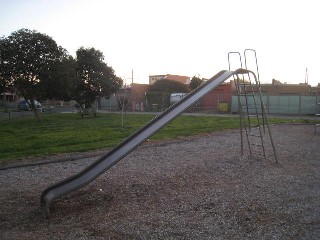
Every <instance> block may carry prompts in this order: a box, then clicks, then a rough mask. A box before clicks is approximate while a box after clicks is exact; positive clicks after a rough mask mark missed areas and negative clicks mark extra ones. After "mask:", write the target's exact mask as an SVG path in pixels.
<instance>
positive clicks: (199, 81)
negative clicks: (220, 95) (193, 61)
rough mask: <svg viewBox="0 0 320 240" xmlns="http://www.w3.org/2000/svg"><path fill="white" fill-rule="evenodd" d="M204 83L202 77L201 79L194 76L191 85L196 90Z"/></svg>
mask: <svg viewBox="0 0 320 240" xmlns="http://www.w3.org/2000/svg"><path fill="white" fill-rule="evenodd" d="M202 83H203V80H202V79H200V78H199V77H196V76H193V77H192V79H191V81H190V85H189V86H190V88H191V89H192V90H194V89H196V88H197V87H199V86H200V85H201V84H202Z"/></svg>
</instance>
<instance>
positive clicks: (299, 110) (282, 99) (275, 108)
mask: <svg viewBox="0 0 320 240" xmlns="http://www.w3.org/2000/svg"><path fill="white" fill-rule="evenodd" d="M262 99H263V102H264V105H265V109H266V112H267V113H270V114H298V115H299V114H301V115H309V114H315V113H316V96H296V95H295V96H267V95H264V96H263V97H262ZM255 100H256V104H257V107H258V111H259V112H261V102H260V98H259V97H256V98H255ZM247 101H248V105H249V106H250V105H254V99H253V97H251V98H250V97H247ZM250 111H251V112H252V113H253V112H254V111H255V109H253V108H251V109H250ZM231 112H232V113H237V112H238V96H232V102H231Z"/></svg>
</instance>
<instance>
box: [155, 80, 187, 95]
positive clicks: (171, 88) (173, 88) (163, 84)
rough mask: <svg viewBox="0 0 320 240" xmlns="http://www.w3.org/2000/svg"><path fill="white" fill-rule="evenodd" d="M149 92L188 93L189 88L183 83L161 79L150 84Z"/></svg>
mask: <svg viewBox="0 0 320 240" xmlns="http://www.w3.org/2000/svg"><path fill="white" fill-rule="evenodd" d="M149 92H166V93H188V92H190V89H189V88H188V86H186V85H185V84H183V83H180V82H177V81H172V80H166V79H163V80H159V81H156V82H155V83H154V84H152V85H151V86H150V88H149Z"/></svg>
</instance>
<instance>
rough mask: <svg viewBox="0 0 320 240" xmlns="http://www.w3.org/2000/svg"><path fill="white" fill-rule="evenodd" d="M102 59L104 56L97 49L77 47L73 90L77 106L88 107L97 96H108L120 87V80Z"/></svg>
mask: <svg viewBox="0 0 320 240" xmlns="http://www.w3.org/2000/svg"><path fill="white" fill-rule="evenodd" d="M103 60H104V56H103V54H102V52H100V51H99V50H96V49H94V48H83V47H81V48H80V49H78V51H77V64H78V66H77V75H78V80H77V82H76V85H75V91H74V100H76V102H77V106H78V107H80V108H90V107H92V105H93V103H94V102H95V101H96V100H97V99H98V97H101V96H108V95H110V94H111V93H112V92H116V91H117V90H118V89H119V88H120V87H121V85H122V80H121V79H120V78H118V77H117V76H116V75H115V74H114V70H113V69H112V67H109V66H107V64H106V63H104V62H103Z"/></svg>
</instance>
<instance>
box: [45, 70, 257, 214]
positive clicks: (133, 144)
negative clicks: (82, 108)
mask: <svg viewBox="0 0 320 240" xmlns="http://www.w3.org/2000/svg"><path fill="white" fill-rule="evenodd" d="M249 72H251V71H249V70H246V69H237V70H236V71H226V70H223V71H220V72H219V73H217V74H216V75H215V76H213V77H212V78H211V79H210V80H208V81H207V82H205V83H204V84H202V85H201V86H199V87H198V88H197V89H195V90H194V91H192V92H191V93H189V94H188V95H186V96H185V97H184V98H182V99H181V100H180V101H178V102H177V103H175V104H174V105H172V106H171V107H169V108H168V109H167V110H165V111H164V112H162V113H161V114H159V115H158V116H157V117H155V118H154V119H153V120H151V121H150V122H149V123H147V124H146V125H145V126H143V127H142V128H141V129H140V130H138V131H137V132H135V133H134V134H132V135H131V136H130V137H128V138H127V139H126V140H124V141H123V142H122V143H120V144H119V145H118V146H116V147H115V148H113V149H112V150H111V151H109V152H108V153H107V154H105V155H104V156H102V157H100V158H99V159H98V160H97V161H95V162H94V163H93V164H91V165H90V166H88V167H87V168H85V169H84V170H82V171H81V172H79V173H78V174H76V175H74V176H71V177H70V178H67V179H65V180H63V181H61V182H58V183H56V184H54V185H52V186H49V187H48V188H46V189H45V190H44V191H43V192H42V194H41V197H40V201H41V205H42V208H43V212H44V214H45V215H46V217H47V218H48V217H49V207H50V205H51V204H52V203H53V201H54V200H56V199H57V198H59V197H61V196H63V195H66V194H68V193H70V192H72V191H75V190H77V189H79V188H81V187H83V186H85V185H86V184H89V183H90V182H92V181H93V180H94V179H96V178H97V177H99V176H100V175H101V174H102V173H104V172H105V171H107V170H108V169H109V168H111V167H112V166H113V165H114V164H116V163H117V162H118V161H120V160H121V159H122V158H124V157H125V156H126V155H128V154H129V153H130V152H132V151H133V150H134V149H136V148H137V147H138V146H139V145H141V144H142V143H143V142H144V141H146V140H147V139H148V138H150V137H151V136H152V135H153V134H155V133H156V132H158V131H159V130H160V129H162V128H163V127H164V126H165V125H167V124H168V123H169V122H171V121H172V120H173V119H175V118H176V117H177V116H179V115H180V114H181V113H183V112H184V111H185V110H186V109H187V108H188V107H190V106H192V105H193V104H194V103H196V102H197V101H198V100H199V99H200V98H202V97H203V96H205V95H206V94H207V93H209V92H210V91H212V90H213V89H215V88H217V87H218V86H219V85H220V84H221V83H223V82H224V81H225V80H227V79H228V78H230V77H231V76H233V75H234V74H236V75H238V74H245V73H249Z"/></svg>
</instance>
